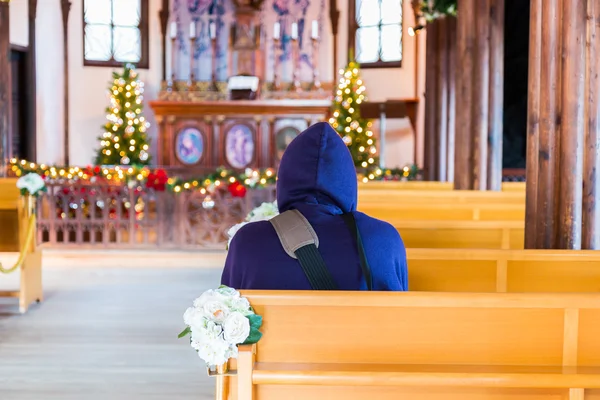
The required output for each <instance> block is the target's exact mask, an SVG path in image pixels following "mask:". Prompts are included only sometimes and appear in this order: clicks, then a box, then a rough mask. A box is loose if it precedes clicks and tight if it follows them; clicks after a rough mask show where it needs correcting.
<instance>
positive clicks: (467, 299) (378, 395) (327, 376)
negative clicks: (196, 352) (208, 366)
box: [217, 291, 600, 400]
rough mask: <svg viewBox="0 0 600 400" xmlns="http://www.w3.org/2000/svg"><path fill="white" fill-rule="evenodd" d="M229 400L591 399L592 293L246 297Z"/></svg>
mask: <svg viewBox="0 0 600 400" xmlns="http://www.w3.org/2000/svg"><path fill="white" fill-rule="evenodd" d="M243 295H245V296H247V297H248V299H249V300H250V303H251V304H252V306H253V307H254V309H255V310H256V312H257V313H258V314H260V315H262V316H263V317H264V325H263V328H262V331H263V333H264V335H263V338H262V339H261V341H260V342H259V343H258V344H257V345H255V346H242V347H240V354H239V358H238V360H237V363H231V369H232V371H230V373H231V374H233V375H232V376H223V375H221V376H219V377H218V379H217V396H218V397H217V399H229V400H234V399H238V400H272V399H286V400H300V399H302V400H304V399H311V400H324V399H327V400H337V399H340V400H341V399H343V400H359V399H361V400H363V399H377V400H392V399H394V400H395V399H418V400H441V399H449V400H484V399H485V400H490V399H492V400H500V399H518V400H538V399H569V400H583V399H586V400H598V399H600V340H598V337H600V323H599V322H598V321H599V320H600V295H598V294H531V293H527V294H511V293H488V294H474V293H416V292H412V293H411V292H408V293H389V292H388V293H381V292H380V293H368V292H360V293H357V292H320V293H316V292H288V291H270V292H264V291H263V292H260V291H247V292H244V293H243Z"/></svg>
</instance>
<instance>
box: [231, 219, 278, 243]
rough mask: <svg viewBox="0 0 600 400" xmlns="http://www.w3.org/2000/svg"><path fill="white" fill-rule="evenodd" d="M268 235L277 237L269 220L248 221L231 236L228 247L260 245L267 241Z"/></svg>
mask: <svg viewBox="0 0 600 400" xmlns="http://www.w3.org/2000/svg"><path fill="white" fill-rule="evenodd" d="M270 237H277V233H276V232H275V229H274V228H273V225H271V223H270V222H269V221H256V222H249V223H247V224H246V225H244V226H242V227H241V228H240V230H238V231H237V232H236V234H235V235H234V236H233V239H232V241H231V247H230V248H232V247H236V248H246V249H247V248H250V247H251V248H257V247H262V246H264V245H266V244H267V243H268V242H269V240H268V239H269V238H270Z"/></svg>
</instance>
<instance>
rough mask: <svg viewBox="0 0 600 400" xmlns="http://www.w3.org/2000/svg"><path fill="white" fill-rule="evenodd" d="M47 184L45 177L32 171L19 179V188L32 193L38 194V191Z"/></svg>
mask: <svg viewBox="0 0 600 400" xmlns="http://www.w3.org/2000/svg"><path fill="white" fill-rule="evenodd" d="M45 186H46V184H45V183H44V179H42V177H41V176H39V175H38V174H36V173H34V172H31V173H29V174H27V175H25V176H23V177H21V178H19V180H18V181H17V188H19V189H25V190H27V192H28V193H29V194H31V195H34V194H36V193H37V192H38V191H40V190H42V189H43V188H44V187H45Z"/></svg>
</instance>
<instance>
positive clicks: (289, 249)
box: [270, 210, 319, 258]
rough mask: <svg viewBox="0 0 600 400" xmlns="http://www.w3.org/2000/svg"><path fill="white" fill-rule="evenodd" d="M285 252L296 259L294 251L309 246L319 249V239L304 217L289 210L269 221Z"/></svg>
mask: <svg viewBox="0 0 600 400" xmlns="http://www.w3.org/2000/svg"><path fill="white" fill-rule="evenodd" d="M270 222H271V224H272V225H273V227H274V228H275V232H277V236H279V241H280V242H281V245H282V246H283V249H284V250H285V252H286V253H287V254H288V255H289V256H290V257H292V258H296V254H295V253H296V250H298V249H299V248H301V247H304V246H306V245H309V244H314V245H315V246H317V247H319V238H318V236H317V234H316V233H315V230H314V229H313V227H312V226H311V225H310V223H309V222H308V221H307V220H306V218H304V215H302V214H301V213H300V211H298V210H289V211H286V212H284V213H281V214H279V215H277V216H276V217H274V218H271V219H270Z"/></svg>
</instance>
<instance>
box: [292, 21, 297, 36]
mask: <svg viewBox="0 0 600 400" xmlns="http://www.w3.org/2000/svg"><path fill="white" fill-rule="evenodd" d="M296 39H298V24H297V23H295V22H293V23H292V40H296Z"/></svg>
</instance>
